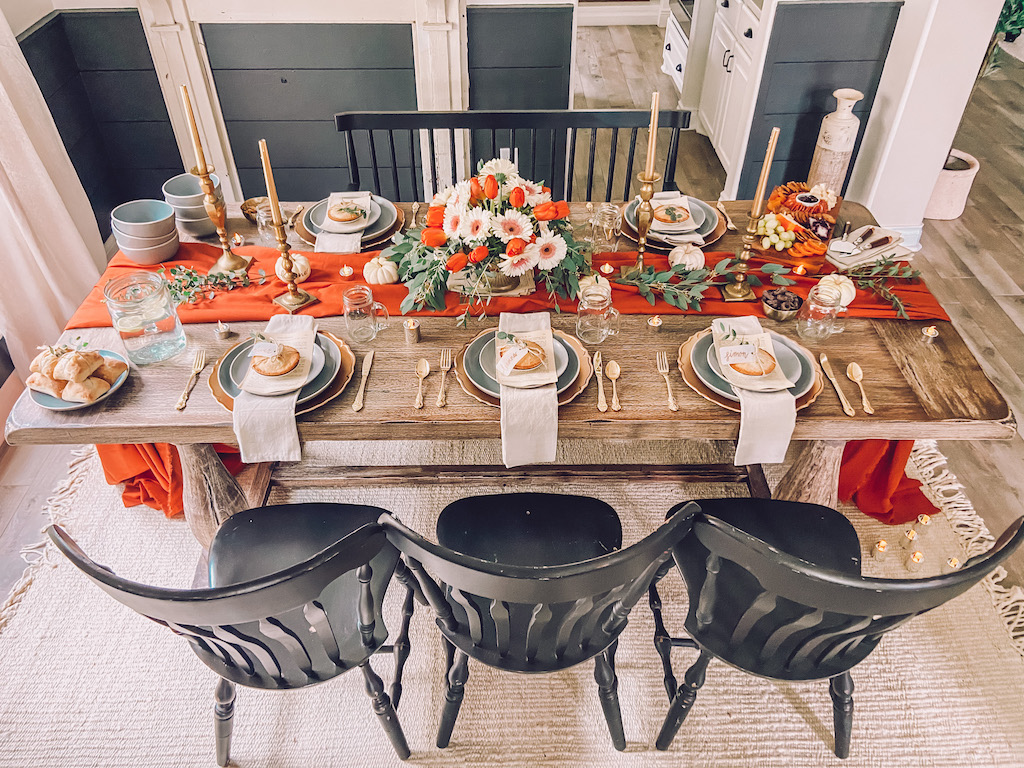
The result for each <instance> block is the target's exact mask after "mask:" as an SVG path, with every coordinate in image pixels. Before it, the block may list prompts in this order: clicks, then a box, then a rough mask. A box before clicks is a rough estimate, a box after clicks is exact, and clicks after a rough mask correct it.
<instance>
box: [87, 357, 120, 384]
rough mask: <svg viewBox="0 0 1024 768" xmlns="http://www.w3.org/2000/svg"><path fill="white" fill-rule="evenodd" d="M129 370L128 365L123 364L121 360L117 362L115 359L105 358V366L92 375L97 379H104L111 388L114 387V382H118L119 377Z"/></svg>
mask: <svg viewBox="0 0 1024 768" xmlns="http://www.w3.org/2000/svg"><path fill="white" fill-rule="evenodd" d="M127 370H128V364H127V363H122V362H121V361H120V360H116V359H114V358H113V357H105V358H103V365H101V366H100V367H99V368H97V369H96V370H95V371H94V372H93V374H92V375H93V376H95V377H96V378H97V379H103V380H104V381H105V382H107V384H109V385H110V386H114V382H115V381H117V377H118V376H120V375H121V374H122V373H124V372H125V371H127Z"/></svg>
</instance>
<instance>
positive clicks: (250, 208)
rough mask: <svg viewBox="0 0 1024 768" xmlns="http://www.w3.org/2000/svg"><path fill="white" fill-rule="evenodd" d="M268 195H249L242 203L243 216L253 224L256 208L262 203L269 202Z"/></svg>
mask: <svg viewBox="0 0 1024 768" xmlns="http://www.w3.org/2000/svg"><path fill="white" fill-rule="evenodd" d="M269 202H270V198H269V197H250V198H249V199H248V200H246V201H245V202H244V203H242V215H243V216H245V218H247V219H248V220H249V221H251V222H252V223H253V224H255V223H256V209H257V208H259V207H260V206H261V205H262V204H263V203H269Z"/></svg>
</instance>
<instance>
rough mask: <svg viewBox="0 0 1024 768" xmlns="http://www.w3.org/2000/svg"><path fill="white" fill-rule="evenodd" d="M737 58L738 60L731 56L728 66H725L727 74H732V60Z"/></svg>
mask: <svg viewBox="0 0 1024 768" xmlns="http://www.w3.org/2000/svg"><path fill="white" fill-rule="evenodd" d="M735 58H736V57H735V56H730V57H729V61H727V62H726V64H725V71H726V72H732V60H733V59H735Z"/></svg>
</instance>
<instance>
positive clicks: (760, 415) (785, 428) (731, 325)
mask: <svg viewBox="0 0 1024 768" xmlns="http://www.w3.org/2000/svg"><path fill="white" fill-rule="evenodd" d="M719 323H721V324H722V325H723V326H724V327H725V329H726V330H729V329H731V330H734V331H736V334H737V335H739V336H754V335H757V334H759V333H762V332H763V331H762V330H761V324H760V323H759V322H758V321H757V318H754V317H731V318H721V319H719V320H715V324H716V325H717V324H719ZM733 389H735V390H736V396H737V397H739V399H740V436H739V440H737V441H736V458H735V459H734V460H733V463H734V464H735V465H736V466H742V465H745V464H780V463H782V462H783V461H785V459H786V449H787V448H789V441H790V438H791V437H792V436H793V428H794V427H795V426H796V398H794V397H793V394H792V393H791V392H790V391H789V390H788V389H783V390H780V391H776V392H754V391H752V390H749V389H743V388H741V387H739V386H734V387H733Z"/></svg>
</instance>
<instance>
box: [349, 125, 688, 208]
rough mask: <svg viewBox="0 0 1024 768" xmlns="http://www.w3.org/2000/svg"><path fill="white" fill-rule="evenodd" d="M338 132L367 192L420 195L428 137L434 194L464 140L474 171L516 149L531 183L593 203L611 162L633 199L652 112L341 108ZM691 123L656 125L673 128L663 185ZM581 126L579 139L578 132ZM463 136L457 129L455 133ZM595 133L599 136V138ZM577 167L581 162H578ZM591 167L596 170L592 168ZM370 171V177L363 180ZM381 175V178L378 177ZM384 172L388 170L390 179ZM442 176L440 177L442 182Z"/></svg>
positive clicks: (668, 183) (355, 179) (670, 178)
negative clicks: (582, 189)
mask: <svg viewBox="0 0 1024 768" xmlns="http://www.w3.org/2000/svg"><path fill="white" fill-rule="evenodd" d="M334 119H335V122H336V124H337V128H338V131H340V132H341V133H343V134H344V135H345V147H346V151H347V153H348V168H349V178H350V185H349V188H350V189H352V190H360V189H369V190H371V191H373V192H375V193H377V194H381V195H384V196H385V197H390V198H391V199H393V200H423V199H425V198H426V199H428V200H429V198H430V196H431V195H432V194H433V192H430V194H428V195H424V192H423V190H424V187H423V183H422V176H423V174H422V166H423V163H424V159H423V158H422V157H421V137H425V140H426V142H427V147H428V152H427V155H428V157H427V158H426V161H425V162H426V163H427V164H428V166H429V168H428V174H427V178H428V179H431V180H433V182H434V186H435V189H434V190H433V191H434V192H436V191H437V190H438V189H440V188H443V187H444V186H446V185H447V184H448V183H452V182H453V181H459V180H460V178H461V175H460V173H459V170H458V167H457V163H456V157H459V156H460V153H461V152H462V147H461V141H462V138H463V136H467V137H468V140H467V143H468V145H469V161H470V164H471V167H470V168H469V169H468V173H469V174H472V173H475V172H476V167H477V163H478V161H481V160H482V161H487V160H490V159H491V158H494V157H498V155H499V150H500V149H502V148H507V149H509V150H510V154H511V155H513V157H512V159H515V155H516V153H517V152H518V157H519V162H518V167H519V173H520V174H521V175H522V176H523V177H525V178H527V179H530V180H532V181H536V182H544V183H545V184H546V185H547V186H549V187H551V194H552V196H553V197H554V199H556V200H562V199H565V200H573V199H582V200H592V199H593V197H592V195H593V188H594V185H595V182H597V183H600V182H602V181H603V182H604V186H605V192H604V200H605V201H609V200H611V199H612V194H613V191H612V190H613V186H614V182H615V179H616V173H615V169H616V163H617V162H619V167H620V168H624V171H625V172H624V173H622V174H621V175H620V176H619V181H620V183H621V189H622V194H621V196H620V197H619V199H622V200H628V199H629V198H631V197H632V194H631V190H635V189H636V188H637V186H638V183H637V182H636V174H635V173H634V170H637V171H639V169H640V168H641V167H642V166H643V164H644V162H645V161H646V145H644V146H641V148H640V157H639V158H637V156H636V155H637V152H636V149H637V136H638V135H639V133H640V130H641V129H644V130H643V136H646V134H647V130H646V129H647V128H648V126H649V125H650V113H649V112H645V111H643V110H570V109H567V110H554V111H546V110H521V111H507V112H484V111H479V110H472V111H468V112H341V113H338V114H337V115H335V116H334ZM689 125H690V113H689V112H687V111H683V110H679V111H671V112H669V111H665V112H661V113H660V115H659V117H658V126H659V128H662V129H665V128H667V129H670V135H669V139H668V142H667V143H666V142H665V141H664V139H662V141H661V143H660V144H659V146H660V147H667V150H666V153H665V165H664V166H663V169H664V171H663V173H662V179H663V188H664V189H666V190H675V189H677V187H676V183H675V168H676V159H677V154H678V149H679V132H680V131H681V130H685V129H686V128H688V127H689ZM581 130H582V131H585V132H586V133H584V135H583V137H580V138H581V139H582V140H581V141H579V142H578V141H577V138H578V134H579V133H580V131H581ZM620 130H621V131H625V130H628V131H629V142H628V146H624V144H625V142H621V143H620V141H619V131H620ZM460 131H461V132H462V134H459V132H460ZM599 136H600V139H599ZM577 144H580V145H583V144H586V148H584V149H583V152H584V153H585V156H586V173H585V174H584V173H582V172H579V171H577V168H576V165H577V164H576V157H577ZM581 164H582V159H581ZM595 164H597V165H598V170H597V172H596V173H595ZM364 171H367V172H369V174H370V175H371V176H372V184H371V183H370V182H371V180H370V179H364V178H363V175H362V174H363V172H364ZM382 174H384V175H385V178H384V183H383V184H382V183H381V175H382ZM387 175H390V177H391V178H390V183H388V182H389V179H388V178H387ZM439 180H443V181H442V182H440V183H439ZM575 184H579V185H580V186H583V185H584V184H585V186H586V196H582V195H580V194H579V190H577V195H576V197H573V189H574V185H575Z"/></svg>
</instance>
